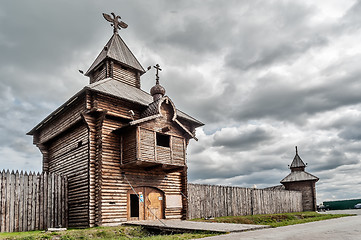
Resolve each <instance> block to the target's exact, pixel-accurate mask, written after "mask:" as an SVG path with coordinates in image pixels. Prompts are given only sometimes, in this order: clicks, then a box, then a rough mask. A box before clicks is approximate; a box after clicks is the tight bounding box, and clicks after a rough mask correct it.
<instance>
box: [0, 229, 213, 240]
mask: <svg viewBox="0 0 361 240" xmlns="http://www.w3.org/2000/svg"><path fill="white" fill-rule="evenodd" d="M214 235H217V234H214V233H207V232H198V233H184V234H173V235H152V234H150V233H149V232H147V231H146V230H145V229H143V228H141V227H123V226H119V227H95V228H87V229H71V230H67V231H64V232H52V233H50V232H44V231H31V232H15V233H0V239H17V240H18V239H20V240H37V239H60V240H75V239H120V240H122V239H124V240H125V239H127V240H129V239H134V240H136V239H144V240H160V239H166V240H176V239H194V238H203V237H209V236H214Z"/></svg>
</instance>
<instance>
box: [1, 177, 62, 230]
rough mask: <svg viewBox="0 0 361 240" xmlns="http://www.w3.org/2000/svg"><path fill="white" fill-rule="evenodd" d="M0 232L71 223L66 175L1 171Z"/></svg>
mask: <svg viewBox="0 0 361 240" xmlns="http://www.w3.org/2000/svg"><path fill="white" fill-rule="evenodd" d="M0 199H1V201H0V232H22V231H33V230H43V229H47V228H54V227H67V226H68V222H67V221H68V219H67V216H68V212H67V178H66V177H65V176H61V175H57V174H47V173H42V174H39V173H38V174H35V173H29V174H28V173H26V172H25V173H23V172H21V173H19V172H16V173H14V172H11V173H10V172H9V171H7V172H5V171H2V172H0Z"/></svg>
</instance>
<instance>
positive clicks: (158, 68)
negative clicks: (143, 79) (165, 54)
mask: <svg viewBox="0 0 361 240" xmlns="http://www.w3.org/2000/svg"><path fill="white" fill-rule="evenodd" d="M153 67H154V68H155V69H157V73H156V74H155V77H156V78H155V80H156V84H159V71H162V69H161V68H160V66H159V64H158V63H157V64H156V65H155V66H153Z"/></svg>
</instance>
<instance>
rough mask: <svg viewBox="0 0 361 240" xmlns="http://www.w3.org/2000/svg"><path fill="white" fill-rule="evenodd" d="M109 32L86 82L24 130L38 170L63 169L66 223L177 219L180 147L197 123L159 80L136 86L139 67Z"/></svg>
mask: <svg viewBox="0 0 361 240" xmlns="http://www.w3.org/2000/svg"><path fill="white" fill-rule="evenodd" d="M103 15H104V17H105V18H106V19H107V20H108V21H110V22H112V26H113V27H114V34H113V35H112V37H111V38H110V40H109V41H108V43H107V44H106V45H105V46H104V48H103V49H102V50H101V52H100V54H99V56H98V57H97V58H96V59H95V61H94V63H93V64H92V65H91V66H90V68H89V70H88V71H87V72H86V73H85V75H86V76H88V77H89V78H90V84H89V85H87V86H85V87H84V88H83V89H82V90H80V91H79V92H78V93H77V94H75V95H74V96H73V97H71V98H70V99H69V100H68V101H66V102H65V103H64V104H63V105H62V106H60V107H59V108H58V109H56V110H55V111H54V112H52V113H51V114H50V115H49V116H48V117H46V118H45V119H44V120H43V121H41V122H40V123H39V124H38V125H37V126H35V127H34V128H33V129H32V130H31V131H30V132H29V133H28V134H29V135H32V136H33V142H34V144H35V145H36V146H37V147H38V148H39V149H40V151H41V153H42V155H43V171H44V172H56V173H62V174H65V175H67V176H68V181H69V183H68V186H69V189H68V191H69V196H68V198H69V201H68V209H69V226H70V227H91V226H97V225H116V224H119V223H121V222H124V221H128V220H147V219H185V218H186V215H187V199H186V196H187V162H186V149H187V145H188V143H189V141H190V139H192V138H194V139H196V137H195V128H197V127H199V126H202V125H203V123H201V122H200V121H198V120H196V119H195V118H193V117H191V116H189V115H187V114H186V113H184V112H182V111H180V110H178V109H177V108H176V107H175V105H174V103H173V102H172V100H171V99H170V98H169V97H168V96H166V95H165V89H164V88H163V87H162V86H161V85H160V84H159V75H158V73H159V72H158V71H160V70H161V69H160V67H159V65H156V66H155V68H156V71H157V75H156V84H155V86H154V87H152V89H151V90H150V94H149V93H147V92H145V91H143V90H141V88H140V85H141V82H140V76H141V75H142V74H144V73H145V70H144V69H143V67H142V66H141V64H140V63H139V62H138V60H137V59H136V58H135V56H134V55H133V54H132V52H131V51H130V49H129V48H128V47H127V45H126V44H125V43H124V41H123V40H122V38H121V37H120V36H119V34H118V29H121V28H126V27H127V24H125V23H124V22H122V21H119V19H120V17H119V16H115V15H114V14H113V13H112V15H113V17H111V16H110V15H107V14H103Z"/></svg>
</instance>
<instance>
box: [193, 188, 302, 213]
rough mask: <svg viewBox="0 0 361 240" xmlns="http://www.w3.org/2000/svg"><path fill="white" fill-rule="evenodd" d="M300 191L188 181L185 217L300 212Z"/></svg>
mask: <svg viewBox="0 0 361 240" xmlns="http://www.w3.org/2000/svg"><path fill="white" fill-rule="evenodd" d="M302 211H303V208H302V193H301V192H297V191H285V190H262V189H253V188H241V187H231V186H217V185H203V184H188V218H189V219H193V218H204V217H221V216H241V215H255V214H273V213H285V212H302Z"/></svg>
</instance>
